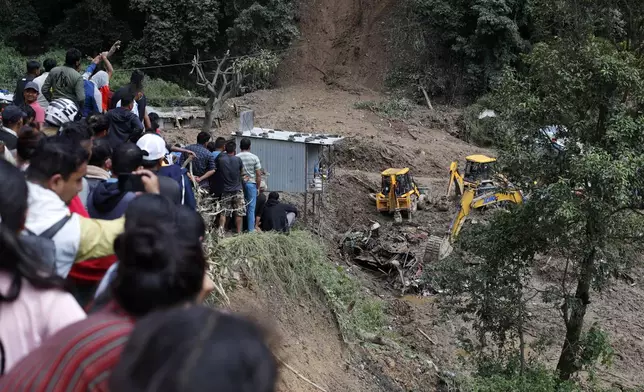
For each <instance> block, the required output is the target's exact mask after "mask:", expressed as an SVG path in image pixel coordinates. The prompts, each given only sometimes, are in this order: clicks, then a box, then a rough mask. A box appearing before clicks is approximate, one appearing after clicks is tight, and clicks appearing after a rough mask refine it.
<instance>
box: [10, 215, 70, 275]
mask: <svg viewBox="0 0 644 392" xmlns="http://www.w3.org/2000/svg"><path fill="white" fill-rule="evenodd" d="M71 217H72V216H71V214H70V215H67V216H65V217H64V218H63V219H61V220H59V221H58V222H56V223H54V225H53V226H51V227H50V228H49V229H47V230H45V231H44V232H42V233H41V234H40V235H36V234H34V233H33V232H31V231H29V230H28V229H25V231H24V234H23V235H21V236H20V240H21V241H22V244H23V245H25V247H27V248H28V249H29V250H30V251H31V252H32V253H33V254H34V256H36V257H38V259H39V260H40V261H41V262H42V263H43V264H44V265H45V266H46V267H47V268H46V269H47V270H48V269H49V268H51V272H52V273H56V243H55V242H54V240H53V239H52V238H54V236H55V235H56V234H57V233H58V232H59V231H60V230H61V229H62V228H63V226H65V225H66V224H67V222H69V220H70V219H71Z"/></svg>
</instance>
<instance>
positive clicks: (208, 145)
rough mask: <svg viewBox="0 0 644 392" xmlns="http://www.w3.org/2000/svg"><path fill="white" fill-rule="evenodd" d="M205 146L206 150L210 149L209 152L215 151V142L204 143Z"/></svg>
mask: <svg viewBox="0 0 644 392" xmlns="http://www.w3.org/2000/svg"><path fill="white" fill-rule="evenodd" d="M206 148H207V149H208V151H210V152H213V151H215V150H216V148H215V142H208V144H206Z"/></svg>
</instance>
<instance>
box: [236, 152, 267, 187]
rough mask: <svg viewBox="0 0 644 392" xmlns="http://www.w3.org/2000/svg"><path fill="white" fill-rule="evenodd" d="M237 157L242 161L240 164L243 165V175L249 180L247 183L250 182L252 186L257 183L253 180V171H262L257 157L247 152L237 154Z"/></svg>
mask: <svg viewBox="0 0 644 392" xmlns="http://www.w3.org/2000/svg"><path fill="white" fill-rule="evenodd" d="M237 156H238V157H239V158H240V159H241V160H242V163H243V164H244V175H246V176H248V177H249V178H250V179H249V180H248V182H252V183H253V184H255V183H257V181H256V179H255V171H256V170H262V164H261V162H260V161H259V158H258V157H257V155H255V154H253V153H250V152H248V151H244V152H240V153H239V154H237Z"/></svg>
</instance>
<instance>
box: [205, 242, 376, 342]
mask: <svg viewBox="0 0 644 392" xmlns="http://www.w3.org/2000/svg"><path fill="white" fill-rule="evenodd" d="M219 245H220V246H219V248H218V249H217V250H216V253H215V254H214V257H213V259H214V260H215V262H216V263H222V264H224V265H223V266H222V267H221V268H222V269H223V270H225V271H236V270H241V271H242V272H243V274H244V275H245V277H246V279H248V280H249V281H251V282H252V283H253V284H258V285H261V286H262V287H264V288H265V289H270V290H279V291H281V292H283V293H286V294H288V295H291V296H293V297H294V298H301V296H313V295H314V294H315V293H317V292H319V291H321V292H322V294H323V298H324V299H325V301H327V303H328V304H329V306H330V308H331V310H332V311H333V312H334V314H335V315H336V318H337V319H338V323H339V325H340V328H341V331H342V333H343V335H344V336H345V338H346V339H350V340H353V339H359V338H360V336H363V334H365V333H376V332H379V331H380V330H381V329H382V327H383V323H384V312H383V308H382V304H381V302H379V301H374V300H372V299H370V298H369V297H368V296H367V295H366V294H365V293H364V292H363V289H362V287H361V285H360V284H359V283H358V282H357V281H356V280H355V279H354V278H352V277H350V276H349V275H347V273H346V272H345V271H344V270H343V269H342V268H340V267H336V266H334V265H333V264H331V263H329V262H328V261H327V260H326V255H325V253H324V249H323V248H322V246H321V245H320V244H319V243H318V242H317V241H315V240H314V239H313V238H312V237H311V235H310V234H309V233H307V232H304V231H292V232H291V233H290V235H283V234H278V233H255V234H249V235H242V236H237V237H232V238H226V239H223V240H221V241H220V243H219Z"/></svg>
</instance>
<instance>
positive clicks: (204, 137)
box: [197, 132, 210, 144]
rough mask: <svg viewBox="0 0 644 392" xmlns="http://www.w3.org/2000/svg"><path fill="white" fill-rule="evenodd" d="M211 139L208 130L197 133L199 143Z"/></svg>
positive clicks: (204, 142)
mask: <svg viewBox="0 0 644 392" xmlns="http://www.w3.org/2000/svg"><path fill="white" fill-rule="evenodd" d="M209 141H210V134H209V133H208V132H199V134H198V135H197V144H206V143H208V142H209Z"/></svg>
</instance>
